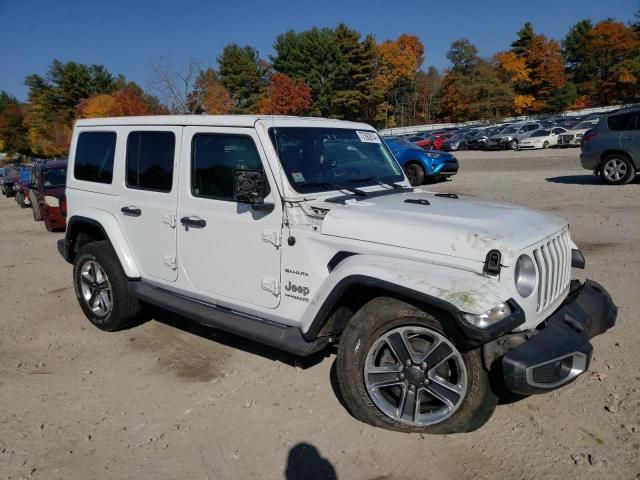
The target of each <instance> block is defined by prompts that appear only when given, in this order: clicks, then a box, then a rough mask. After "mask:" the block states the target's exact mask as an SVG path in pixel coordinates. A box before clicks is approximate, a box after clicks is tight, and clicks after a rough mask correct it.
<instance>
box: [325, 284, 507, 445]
mask: <svg viewBox="0 0 640 480" xmlns="http://www.w3.org/2000/svg"><path fill="white" fill-rule="evenodd" d="M336 373H337V378H338V387H339V389H340V392H341V394H342V396H343V398H344V400H345V403H346V405H347V408H348V409H349V411H350V412H351V414H352V415H353V416H354V417H356V418H357V419H359V420H361V421H363V422H365V423H368V424H371V425H374V426H378V427H382V428H386V429H389V430H396V431H403V432H423V433H437V434H443V433H457V432H468V431H472V430H476V429H478V428H480V427H481V426H482V425H483V424H484V423H486V421H487V420H488V419H489V418H490V417H491V415H492V413H493V411H494V410H495V406H496V403H497V397H496V396H495V395H494V394H493V392H492V391H491V388H490V383H489V375H488V372H487V371H486V370H485V369H484V367H483V366H482V361H481V355H480V351H479V349H475V350H471V351H469V352H461V351H460V350H459V349H458V347H457V346H456V345H455V343H454V342H453V341H452V340H451V339H450V338H448V337H447V336H446V334H445V333H444V330H443V327H442V322H441V320H440V319H439V318H438V317H437V316H436V315H433V314H431V313H428V312H424V311H422V310H420V309H418V308H416V307H414V306H412V305H409V304H406V303H404V302H401V301H399V300H396V299H393V298H385V297H381V298H376V299H374V300H371V301H370V302H369V303H367V304H366V305H365V306H364V307H363V308H362V309H360V311H358V313H357V314H356V315H355V316H354V317H353V318H352V319H351V321H350V322H349V324H348V325H347V328H346V329H345V331H344V333H343V335H342V337H341V339H340V346H339V349H338V358H337V360H336Z"/></svg>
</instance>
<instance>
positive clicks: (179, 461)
mask: <svg viewBox="0 0 640 480" xmlns="http://www.w3.org/2000/svg"><path fill="white" fill-rule="evenodd" d="M458 157H459V158H460V161H461V171H460V173H459V175H457V176H456V177H455V179H454V180H452V181H450V182H446V183H442V184H436V185H428V186H426V187H425V188H427V189H436V190H439V191H443V192H444V191H446V192H458V193H466V194H471V195H475V196H479V197H489V198H494V199H500V200H505V201H508V202H515V203H521V204H525V205H528V206H530V207H534V208H538V209H542V210H546V211H551V212H554V213H556V214H558V215H562V216H564V217H566V218H568V219H569V220H570V223H571V228H572V231H573V237H574V240H575V241H576V243H577V244H578V245H579V246H580V247H581V248H582V250H583V252H584V254H585V256H586V258H587V269H586V270H585V271H577V272H575V274H576V275H579V276H581V277H584V276H588V277H590V278H593V279H595V280H597V281H599V282H601V283H603V284H604V285H605V286H606V287H607V288H608V289H609V291H610V292H611V293H612V294H613V296H614V300H615V301H616V303H617V304H618V305H619V307H620V310H619V318H618V324H617V326H616V327H615V328H614V329H613V330H611V331H609V332H607V333H606V334H604V335H602V336H600V337H597V338H595V339H594V341H593V343H594V346H595V354H594V360H593V363H592V369H591V372H590V373H588V374H586V375H583V376H582V377H580V378H579V379H578V380H577V381H576V382H575V383H574V384H573V385H571V386H570V387H568V388H565V389H562V390H559V391H557V392H555V393H553V394H550V395H544V396H534V397H529V398H527V399H524V400H521V401H519V402H516V403H511V404H505V405H500V406H498V409H497V411H496V413H495V414H494V416H493V418H492V419H491V420H490V421H489V423H488V424H487V425H486V426H485V427H483V428H482V429H481V430H479V431H477V432H474V433H471V434H464V435H452V436H420V435H404V434H399V433H392V432H387V431H384V430H379V429H375V428H371V427H368V426H366V425H363V424H361V423H359V422H357V421H355V420H354V419H352V418H351V417H350V416H349V414H348V413H347V412H346V411H345V409H344V408H343V407H342V406H341V404H340V400H339V399H338V398H337V396H336V394H335V392H334V390H333V389H332V387H331V385H332V384H331V377H332V375H331V370H332V365H333V363H334V361H335V356H333V355H327V356H321V357H318V358H313V359H310V360H308V361H305V362H304V364H300V363H298V361H297V360H296V359H295V358H293V357H290V356H287V355H284V354H282V353H280V352H278V351H275V350H272V349H268V348H265V347H263V346H260V345H256V344H254V343H251V342H248V341H245V340H243V339H239V338H236V337H232V336H229V335H226V334H222V333H219V332H216V331H214V330H211V329H207V328H204V327H200V326H196V325H192V324H188V323H184V322H180V321H179V320H175V319H172V318H170V317H169V318H163V319H161V320H162V321H151V322H149V323H147V324H145V325H143V326H141V327H138V328H136V329H133V330H129V331H125V332H119V333H103V332H101V331H99V330H97V329H96V328H94V327H93V326H91V325H90V324H89V322H88V321H87V320H86V319H85V318H84V317H83V315H82V313H81V311H80V308H79V307H78V305H77V302H76V299H75V297H74V294H73V289H72V286H71V266H70V265H68V264H67V263H65V262H64V261H63V259H62V258H61V257H60V256H59V255H58V253H57V251H56V248H55V243H56V241H57V240H58V239H59V238H61V237H62V234H53V233H48V232H47V231H46V230H45V229H44V227H43V225H42V224H41V223H40V224H36V223H34V222H33V220H32V217H31V212H30V211H29V210H20V209H19V208H18V207H17V206H16V204H15V203H14V202H13V200H12V199H5V198H0V268H1V269H2V272H3V275H2V277H0V319H1V321H0V478H7V479H17V478H43V479H58V478H59V479H83V480H84V479H88V478H105V479H106V478H108V479H117V478H132V477H134V476H135V477H137V478H163V479H164V478H179V479H207V478H209V479H218V478H224V479H226V478H233V479H245V478H247V479H248V478H265V479H281V478H287V479H325V478H336V477H337V478H341V479H378V480H380V479H398V480H399V479H426V478H428V479H430V480H438V479H445V478H458V479H471V478H478V479H483V478H495V477H499V478H501V479H511V478H514V479H529V478H531V479H534V478H558V479H566V478H577V477H580V478H582V479H592V478H593V479H614V478H623V479H630V478H640V461H639V459H638V456H639V453H640V433H639V432H640V396H639V394H638V390H639V388H640V370H639V369H638V364H639V360H638V345H639V344H640V329H639V328H638V325H637V322H638V319H637V317H636V316H635V314H633V312H636V314H637V312H638V311H640V295H638V292H639V291H640V275H639V274H638V272H639V271H640V255H638V246H639V245H638V238H640V210H639V205H640V184H639V183H638V182H636V183H633V184H631V185H627V186H624V187H605V186H603V185H601V184H600V181H599V179H598V178H595V177H592V176H591V175H589V172H586V171H583V170H581V168H580V166H579V162H578V152H577V150H575V149H572V150H546V151H536V152H462V153H460V154H458ZM176 327H178V328H176Z"/></svg>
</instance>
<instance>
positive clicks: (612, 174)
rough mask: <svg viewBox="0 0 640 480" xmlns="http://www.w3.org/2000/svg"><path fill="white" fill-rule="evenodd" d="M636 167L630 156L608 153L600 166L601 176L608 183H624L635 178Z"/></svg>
mask: <svg viewBox="0 0 640 480" xmlns="http://www.w3.org/2000/svg"><path fill="white" fill-rule="evenodd" d="M634 176H635V168H634V166H633V163H631V160H629V158H627V157H625V156H623V155H620V154H617V153H613V154H610V155H607V156H606V157H605V158H604V160H603V162H602V167H601V168H600V177H601V178H602V181H603V182H604V183H606V184H608V185H624V184H627V183H629V182H630V181H631V180H633V177H634Z"/></svg>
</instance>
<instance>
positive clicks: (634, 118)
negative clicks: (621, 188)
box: [580, 107, 640, 185]
mask: <svg viewBox="0 0 640 480" xmlns="http://www.w3.org/2000/svg"><path fill="white" fill-rule="evenodd" d="M580 146H581V149H582V152H581V153H580V163H582V166H583V167H584V168H586V169H587V170H592V171H593V172H594V173H595V174H600V177H601V178H602V181H603V182H604V183H606V184H609V185H624V184H625V183H629V182H631V181H632V180H633V179H634V178H635V176H636V173H637V172H638V170H639V169H640V107H634V108H632V109H627V110H623V111H619V112H616V113H612V114H610V115H607V116H606V117H605V118H604V119H603V120H601V121H600V122H598V124H597V125H596V126H595V127H594V128H593V129H591V130H588V131H587V132H586V133H585V134H584V136H583V137H582V143H581V145H580Z"/></svg>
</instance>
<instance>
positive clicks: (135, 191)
mask: <svg viewBox="0 0 640 480" xmlns="http://www.w3.org/2000/svg"><path fill="white" fill-rule="evenodd" d="M118 134H119V135H118V137H119V141H120V142H122V143H121V144H119V145H118V148H117V152H122V153H120V154H119V155H118V157H120V158H119V159H118V160H119V162H117V165H118V167H119V168H122V169H123V171H124V178H123V180H122V185H121V187H120V195H119V197H118V207H117V215H118V221H119V222H120V225H121V226H122V228H123V231H124V233H125V235H126V237H127V239H128V242H129V245H130V246H131V248H132V250H133V254H134V255H135V258H136V260H137V261H138V264H139V266H140V269H141V271H142V274H143V276H145V277H149V278H150V279H159V280H165V281H170V282H174V281H175V280H176V279H177V278H178V273H177V268H178V267H177V263H176V222H175V220H176V208H177V198H178V180H177V178H178V159H179V153H180V141H181V135H182V127H159V126H154V127H135V128H131V129H122V130H120V131H119V132H118Z"/></svg>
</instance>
